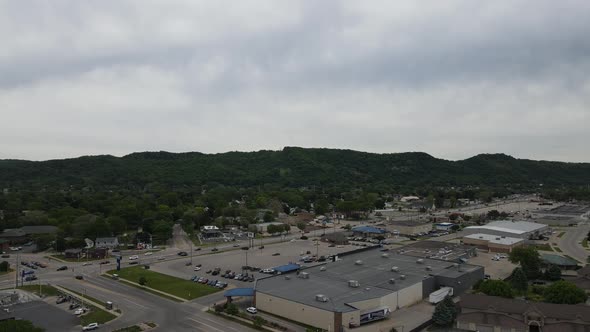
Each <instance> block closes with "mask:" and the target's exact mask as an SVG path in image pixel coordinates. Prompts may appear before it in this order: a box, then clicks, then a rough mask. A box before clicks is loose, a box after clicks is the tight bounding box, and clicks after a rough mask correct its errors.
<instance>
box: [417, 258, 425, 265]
mask: <svg viewBox="0 0 590 332" xmlns="http://www.w3.org/2000/svg"><path fill="white" fill-rule="evenodd" d="M416 263H417V264H424V260H423V259H422V258H418V259H417V260H416Z"/></svg>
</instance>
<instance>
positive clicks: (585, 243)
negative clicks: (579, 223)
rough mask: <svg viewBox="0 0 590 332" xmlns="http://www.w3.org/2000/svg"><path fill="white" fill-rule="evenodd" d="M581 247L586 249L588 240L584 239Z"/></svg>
mask: <svg viewBox="0 0 590 332" xmlns="http://www.w3.org/2000/svg"><path fill="white" fill-rule="evenodd" d="M582 246H583V247H584V248H588V238H585V239H584V240H583V241H582Z"/></svg>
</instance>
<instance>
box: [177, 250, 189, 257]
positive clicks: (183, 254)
mask: <svg viewBox="0 0 590 332" xmlns="http://www.w3.org/2000/svg"><path fill="white" fill-rule="evenodd" d="M178 256H188V253H187V252H186V251H181V252H179V253H178Z"/></svg>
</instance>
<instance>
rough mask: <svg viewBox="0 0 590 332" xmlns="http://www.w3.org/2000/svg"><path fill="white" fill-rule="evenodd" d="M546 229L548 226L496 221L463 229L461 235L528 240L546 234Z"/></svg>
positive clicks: (523, 222)
mask: <svg viewBox="0 0 590 332" xmlns="http://www.w3.org/2000/svg"><path fill="white" fill-rule="evenodd" d="M548 229H549V226H547V225H544V224H538V223H534V222H528V221H510V220H498V221H492V222H490V223H488V224H485V225H482V226H469V227H465V229H463V232H462V234H463V235H464V236H465V235H471V234H476V233H482V234H489V235H497V236H505V237H517V238H521V239H525V240H529V239H537V238H539V236H541V235H542V234H544V233H545V232H547V230H548Z"/></svg>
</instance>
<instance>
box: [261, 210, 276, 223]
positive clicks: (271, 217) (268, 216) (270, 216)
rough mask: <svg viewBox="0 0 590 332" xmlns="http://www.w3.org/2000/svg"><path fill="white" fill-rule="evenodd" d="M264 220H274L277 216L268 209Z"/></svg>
mask: <svg viewBox="0 0 590 332" xmlns="http://www.w3.org/2000/svg"><path fill="white" fill-rule="evenodd" d="M262 220H264V222H272V221H274V220H275V216H274V215H273V214H272V212H271V211H266V212H265V213H264V216H263V217H262Z"/></svg>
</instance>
